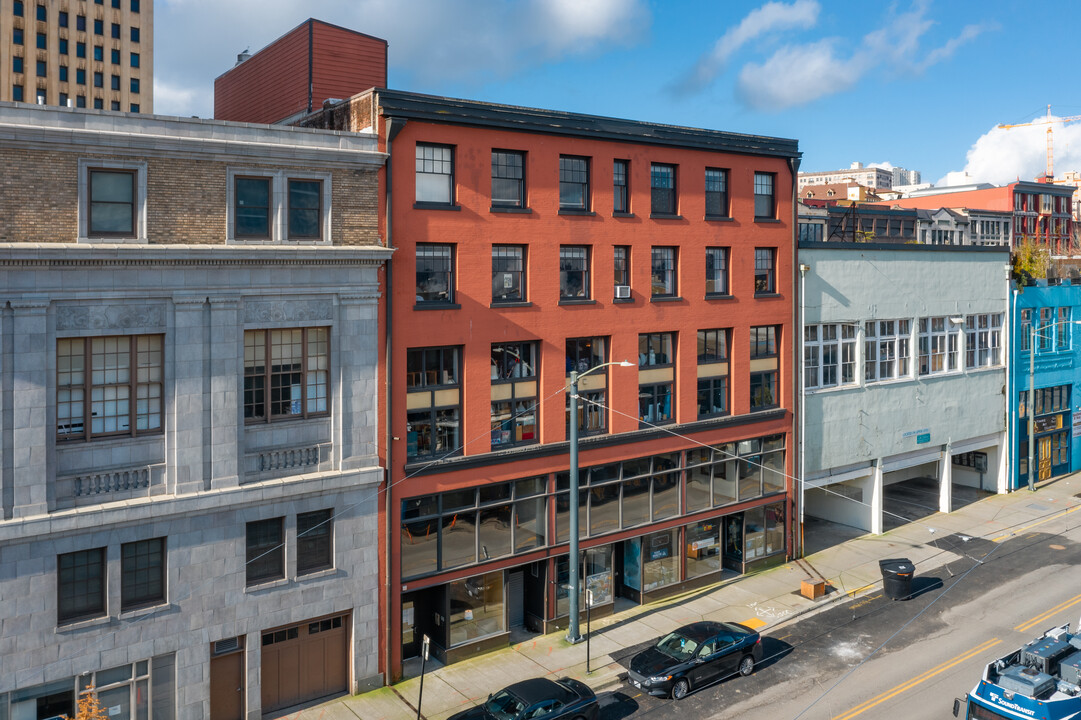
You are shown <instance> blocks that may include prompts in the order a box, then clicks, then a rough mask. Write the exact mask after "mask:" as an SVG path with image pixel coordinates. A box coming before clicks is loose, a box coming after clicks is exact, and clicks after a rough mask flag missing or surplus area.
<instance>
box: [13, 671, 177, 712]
mask: <svg viewBox="0 0 1081 720" xmlns="http://www.w3.org/2000/svg"><path fill="white" fill-rule="evenodd" d="M175 664H176V661H175V658H174V656H173V655H159V656H157V657H155V658H151V659H147V660H139V661H137V662H134V663H128V664H126V665H120V666H118V667H114V668H109V669H106V670H98V671H97V672H90V673H86V674H83V675H79V676H77V677H73V678H68V679H66V680H58V681H56V682H51V683H48V684H46V685H38V686H36V687H30V688H25V689H22V690H16V691H13V692H12V693H11V694H10V702H11V707H10V717H11V718H14V719H15V720H19V719H20V718H42V717H55V716H58V715H66V716H68V717H74V715H75V710H76V706H75V704H76V693H78V694H79V695H82V694H83V693H86V692H89V691H90V690H91V689H93V690H94V692H96V693H97V695H98V700H99V701H100V702H101V704H102V706H103V707H104V708H105V710H106V711H107V713H108V716H109V718H110V720H173V717H174V714H175V713H174V707H175V702H174V700H175V687H176V679H175V676H176V673H175ZM151 687H152V688H153V700H152V701H151V693H150V692H149V689H150V688H151ZM0 701H2V702H3V708H2V709H0V717H3V718H7V717H8V704H7V703H8V695H6V694H3V693H0Z"/></svg>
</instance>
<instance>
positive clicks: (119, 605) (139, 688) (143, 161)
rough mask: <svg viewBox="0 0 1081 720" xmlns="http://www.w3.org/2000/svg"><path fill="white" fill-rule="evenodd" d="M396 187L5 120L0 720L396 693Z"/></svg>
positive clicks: (289, 139) (227, 143) (310, 156)
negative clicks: (382, 215)
mask: <svg viewBox="0 0 1081 720" xmlns="http://www.w3.org/2000/svg"><path fill="white" fill-rule="evenodd" d="M5 7H10V4H7V5H5ZM383 162H384V155H383V154H382V153H380V152H379V151H378V150H377V147H376V141H375V139H374V138H371V137H364V136H361V135H356V134H350V135H344V134H338V133H327V132H321V131H313V130H303V129H298V128H267V127H256V126H244V125H237V124H233V123H224V122H213V121H206V120H194V119H168V120H167V119H163V118H150V117H141V116H133V115H128V116H115V115H114V116H105V115H103V114H102V113H101V112H95V111H92V110H91V111H83V110H73V109H60V108H49V107H44V106H34V105H17V104H13V103H0V164H2V166H3V167H4V172H3V174H2V175H0V308H2V309H0V387H2V388H3V392H2V393H0V397H2V398H3V401H2V402H3V412H0V456H2V457H3V458H4V462H3V464H2V465H0V510H2V512H0V598H3V602H0V624H2V626H3V635H2V636H0V658H3V667H4V672H3V673H0V717H3V718H19V719H24V718H25V719H38V720H43V719H44V718H50V717H54V716H57V715H61V714H66V715H68V716H73V715H74V711H75V703H76V701H77V699H78V697H79V695H80V693H82V692H83V691H84V690H85V689H86V687H87V686H88V685H89V686H93V687H95V688H96V690H97V693H98V695H99V698H100V700H101V702H102V704H103V705H105V706H106V707H108V708H109V709H110V710H109V716H110V718H112V719H113V720H132V719H134V718H143V719H145V720H172V719H173V718H184V719H192V720H194V719H195V718H206V717H213V718H215V719H216V720H217V719H219V718H221V719H223V720H235V719H239V718H259V717H261V716H262V714H263V713H264V712H269V711H273V710H275V709H278V708H282V707H285V706H291V705H294V704H296V703H298V702H302V701H304V700H308V699H311V698H314V697H320V696H323V695H326V694H328V693H336V692H343V691H351V692H357V691H359V690H362V689H366V688H369V687H372V686H376V685H378V684H380V682H381V681H382V676H381V672H380V668H379V666H378V662H379V661H378V654H379V646H378V635H379V633H378V616H377V612H376V600H377V597H378V596H379V575H378V563H377V557H376V550H375V548H376V546H377V542H378V539H377V533H378V514H377V495H378V488H379V484H380V483H381V482H382V479H383V473H382V470H381V469H380V467H379V457H378V453H377V450H376V444H377V437H376V425H375V422H374V418H375V413H376V408H377V405H376V397H377V390H376V382H377V367H376V354H375V348H376V345H377V343H378V336H377V328H378V317H377V310H378V306H377V302H378V301H377V297H378V292H379V285H378V283H379V280H378V276H377V272H378V269H379V268H380V266H381V264H382V263H383V261H384V260H385V259H386V258H387V257H388V256H389V255H390V253H389V251H388V250H387V249H386V248H384V247H382V246H380V244H379V236H378V230H377V222H376V217H377V209H376V205H375V203H376V199H377V192H378V189H377V175H376V171H377V169H378V168H380V167H381V166H382V164H383Z"/></svg>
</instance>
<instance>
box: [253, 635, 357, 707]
mask: <svg viewBox="0 0 1081 720" xmlns="http://www.w3.org/2000/svg"><path fill="white" fill-rule="evenodd" d="M348 638H349V620H348V616H346V615H338V616H336V617H331V618H322V619H319V620H310V621H308V622H303V623H300V624H299V625H290V626H289V627H284V628H276V629H274V630H267V631H266V632H264V633H263V641H262V644H263V646H262V655H263V658H262V670H261V673H260V686H261V689H262V698H263V712H264V713H268V712H272V711H274V710H280V709H282V708H287V707H290V706H292V705H297V704H299V703H303V702H308V701H309V700H315V699H318V698H321V697H326V696H328V695H335V694H337V693H343V692H346V690H348V686H349V644H348Z"/></svg>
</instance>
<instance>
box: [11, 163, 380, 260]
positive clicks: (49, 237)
mask: <svg viewBox="0 0 1081 720" xmlns="http://www.w3.org/2000/svg"><path fill="white" fill-rule="evenodd" d="M93 157H99V158H103V159H108V158H112V159H116V160H124V161H129V162H130V161H132V160H143V159H144V158H138V157H131V156H123V155H118V156H108V155H98V154H91V153H85V154H77V153H66V152H56V151H51V152H50V151H44V152H43V151H37V150H32V151H31V150H21V149H13V148H2V149H0V167H3V168H4V169H5V171H4V172H3V173H0V242H38V243H59V242H75V240H76V239H77V237H78V190H79V186H78V161H79V160H80V159H85V158H93ZM145 160H146V163H147V240H148V242H149V243H150V244H193V245H213V244H224V243H225V237H226V232H227V227H226V222H227V207H226V203H227V194H226V190H227V187H226V183H227V179H226V178H227V172H226V171H227V169H228V168H229V167H230V165H235V166H238V167H239V166H243V167H251V166H252V163H251V162H250V161H249V159H248V158H243V159H238V161H237V162H236V163H226V162H221V161H218V160H213V161H211V160H195V159H188V158H173V157H152V158H145ZM265 168H266V169H267V170H278V169H289V168H282V167H281V166H270V165H268V166H265ZM293 169H295V168H293ZM318 169H319V168H317V167H311V166H309V167H305V168H304V170H306V171H311V170H318ZM331 176H332V178H331V185H332V197H331V215H332V223H331V240H332V242H333V243H334V244H335V245H372V244H379V237H378V178H377V175H376V172H375V170H368V169H347V170H342V169H335V170H333V171H332V173H331Z"/></svg>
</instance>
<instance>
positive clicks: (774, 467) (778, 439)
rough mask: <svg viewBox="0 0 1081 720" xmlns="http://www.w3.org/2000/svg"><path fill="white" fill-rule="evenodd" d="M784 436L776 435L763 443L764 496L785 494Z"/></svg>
mask: <svg viewBox="0 0 1081 720" xmlns="http://www.w3.org/2000/svg"><path fill="white" fill-rule="evenodd" d="M784 487H785V472H784V436H783V435H774V436H773V437H768V438H766V439H765V441H764V442H763V443H762V494H763V495H769V494H770V493H776V492H784Z"/></svg>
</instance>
